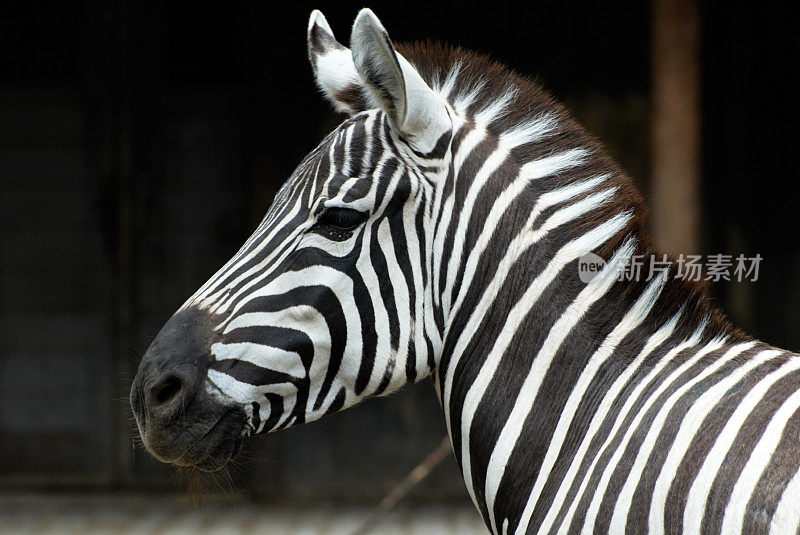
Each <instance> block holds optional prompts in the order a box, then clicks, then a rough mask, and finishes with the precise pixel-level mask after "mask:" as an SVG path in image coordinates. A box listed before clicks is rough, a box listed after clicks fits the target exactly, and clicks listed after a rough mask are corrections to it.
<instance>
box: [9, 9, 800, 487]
mask: <svg viewBox="0 0 800 535" xmlns="http://www.w3.org/2000/svg"><path fill="white" fill-rule="evenodd" d="M201 4H203V3H201V2H191V3H189V2H187V3H158V2H152V1H147V0H145V1H142V2H133V1H129V2H126V1H121V0H102V1H101V0H87V1H84V2H59V3H55V2H53V3H46V4H45V3H37V2H6V3H4V4H3V7H0V51H2V52H0V57H2V60H0V181H2V182H1V183H0V245H1V248H0V292H1V293H0V488H4V489H6V490H9V491H11V492H15V491H18V490H20V489H31V488H47V489H65V488H69V489H74V488H89V489H106V490H108V489H126V488H150V489H174V488H178V489H182V488H185V486H186V485H185V483H184V482H183V481H182V480H181V479H180V478H178V477H175V476H174V475H173V470H172V469H171V468H169V467H167V466H165V465H160V464H158V463H156V462H155V461H153V460H151V459H150V458H149V457H148V455H147V454H146V453H145V452H144V451H143V449H142V448H141V447H138V448H136V449H134V448H132V444H133V434H132V433H131V421H130V416H129V412H128V409H127V402H126V398H127V387H128V384H129V381H130V379H131V378H132V376H133V373H134V371H135V366H136V364H137V363H138V359H139V356H140V355H141V354H142V353H143V351H144V349H145V348H146V347H147V345H148V343H149V340H150V339H151V338H152V336H153V335H154V334H155V333H156V332H157V331H158V329H159V328H160V326H161V325H162V324H163V323H164V321H166V319H167V318H168V317H169V316H170V315H171V314H172V312H173V311H174V310H175V309H176V308H177V307H178V306H180V304H181V303H183V301H184V300H185V299H186V298H187V297H188V296H189V295H190V294H192V293H193V292H194V291H195V290H196V288H197V287H198V286H199V285H200V284H202V283H203V282H204V281H205V280H206V279H207V277H209V276H210V275H211V274H212V273H213V272H214V271H216V269H217V268H218V267H219V266H220V265H221V264H222V263H223V262H224V261H225V260H227V259H228V257H229V256H230V255H232V254H233V253H234V252H235V251H236V250H237V249H238V247H239V246H240V245H241V243H242V242H243V241H244V239H245V238H246V237H247V236H248V234H249V232H250V231H251V230H252V229H253V228H254V227H255V226H256V224H257V223H258V221H259V220H260V218H261V217H262V215H263V214H264V212H265V211H266V208H267V206H268V205H269V203H270V200H271V198H272V195H273V194H274V193H275V191H276V190H277V188H278V187H279V186H280V184H281V183H282V182H283V180H284V179H285V178H286V177H287V176H288V175H289V174H290V173H291V171H292V169H293V168H294V166H295V165H296V164H297V163H298V162H299V161H300V159H301V158H302V157H303V155H305V154H306V153H307V152H309V151H310V150H311V149H312V148H313V147H314V146H315V145H316V143H317V142H318V141H319V140H320V139H321V138H322V137H323V136H324V134H325V133H327V132H328V131H329V130H330V129H331V128H332V127H333V126H335V124H336V123H337V122H338V121H339V120H340V118H337V117H335V116H333V115H332V114H331V113H330V110H329V107H328V106H327V104H326V103H325V102H324V101H323V100H322V98H321V96H320V95H319V94H318V92H317V90H316V88H315V86H314V84H313V80H312V76H311V70H310V67H309V65H308V62H307V59H306V49H305V30H306V24H307V20H308V15H309V13H310V11H311V9H312V8H320V9H322V10H323V12H324V13H325V14H326V16H327V17H328V20H329V21H330V23H331V26H332V27H333V29H334V32H335V33H336V34H337V37H338V38H339V40H340V41H342V42H344V43H347V41H348V40H349V28H350V25H351V23H352V21H353V19H354V17H355V14H356V13H357V11H358V9H359V8H360V7H362V3H361V2H359V3H350V2H337V3H335V4H331V5H330V6H326V5H324V4H319V3H316V4H310V3H307V2H304V1H303V2H290V3H289V6H288V7H285V6H284V7H278V6H276V5H270V4H269V3H267V2H238V1H234V2H222V3H214V4H213V5H210V6H207V7H203V5H201ZM723 5H724V7H722V6H723ZM729 6H730V4H722V3H713V4H712V3H708V4H702V5H701V6H700V10H699V19H700V44H701V47H700V49H701V55H700V58H701V65H700V75H701V86H702V95H703V97H702V106H701V109H702V111H701V113H702V143H703V147H702V175H701V189H702V199H703V201H702V209H701V214H700V217H701V220H702V223H703V225H702V233H701V236H700V238H701V243H702V247H703V250H704V251H705V252H707V253H729V254H739V253H744V254H746V255H754V254H755V253H759V254H761V255H762V257H763V258H764V261H763V263H762V266H761V273H760V279H759V281H758V282H755V283H747V284H742V283H729V284H719V285H716V286H715V287H714V288H713V289H712V291H713V295H714V297H715V299H716V300H717V301H718V302H719V303H720V304H721V305H722V306H724V307H725V308H726V309H727V310H728V311H729V312H730V313H731V316H732V317H733V319H734V321H736V322H737V323H738V324H739V325H740V326H742V327H743V328H745V329H746V330H748V331H749V332H751V333H752V334H754V335H756V336H758V337H759V338H762V339H765V340H768V341H770V342H772V343H775V344H776V345H779V346H783V347H786V348H790V349H797V348H800V332H798V329H797V326H798V325H800V281H799V279H800V277H799V275H800V241H799V240H798V238H797V229H798V224H797V223H796V221H797V218H796V211H797V208H796V207H797V206H798V200H800V199H799V198H798V197H799V196H798V193H797V191H798V188H797V182H798V180H799V179H800V173H798V171H797V156H798V142H799V141H800V139H799V136H798V130H797V126H796V121H797V119H798V113H797V106H798V103H797V100H798V98H797V97H798V90H797V84H796V82H795V81H794V77H795V76H796V75H797V65H798V59H800V58H799V57H798V52H797V46H796V42H797V38H796V33H795V28H796V27H797V25H798V22H800V20H798V19H799V17H798V13H797V8H796V7H792V8H791V11H789V9H790V8H786V9H787V11H784V10H783V8H776V7H774V6H771V5H767V4H766V3H759V4H758V5H750V6H748V7H746V8H745V7H729ZM370 7H372V8H373V10H374V11H376V13H377V14H378V16H379V17H381V19H382V21H383V22H384V24H385V25H386V27H387V28H388V30H389V32H390V34H391V35H392V37H393V39H394V40H396V41H405V40H418V39H427V38H433V39H439V40H443V41H448V42H451V43H455V44H461V45H463V46H465V47H468V48H473V49H476V50H480V51H484V52H489V53H491V55H493V56H494V57H495V58H497V59H499V60H501V61H503V62H506V63H507V64H509V65H510V66H512V67H514V68H515V69H517V70H518V71H520V72H523V73H527V74H531V75H535V76H536V77H537V78H538V79H539V80H540V81H541V82H542V83H543V84H544V85H545V86H546V87H548V88H549V89H551V90H552V91H553V92H554V94H555V95H556V96H557V97H558V98H559V99H560V100H562V101H564V102H566V103H567V104H568V106H569V107H570V108H571V109H572V110H573V112H574V114H575V115H576V117H577V118H578V119H579V120H580V121H581V122H582V123H584V124H585V125H586V126H587V128H588V129H589V130H590V131H591V132H592V133H594V134H595V135H597V136H598V137H599V138H600V139H601V140H602V141H604V142H605V143H606V144H607V146H608V148H609V150H610V151H611V153H612V154H613V155H614V156H615V157H616V158H617V159H618V160H619V161H620V162H621V163H622V164H623V166H624V167H625V168H626V169H627V170H628V171H629V172H630V173H631V174H632V175H633V176H634V177H635V179H636V180H637V183H638V184H639V186H640V187H641V189H642V190H643V192H644V193H645V194H646V195H647V194H648V192H649V189H648V183H649V176H650V172H651V169H650V166H649V162H650V143H649V139H650V129H651V124H650V122H651V111H652V103H651V96H650V95H651V90H652V88H651V87H650V84H651V66H650V62H651V15H652V12H651V6H650V4H649V3H647V2H643V1H641V2H616V3H608V2H604V3H589V2H586V3H583V2H572V3H567V2H551V1H547V2H545V1H537V2H525V3H521V2H520V3H506V2H497V1H495V2H491V3H488V4H481V5H474V6H468V5H466V4H464V3H462V2H440V3H437V4H428V3H410V2H404V3H399V2H394V3H391V4H385V5H384V4H383V3H378V2H374V3H373V4H372V5H371V6H370ZM654 202H657V199H656V200H654ZM675 217H681V214H676V215H675ZM443 435H444V425H443V418H442V416H441V414H440V410H439V407H438V402H437V401H436V399H435V396H434V394H433V389H432V386H431V384H430V381H425V382H423V383H422V384H420V385H417V386H415V387H413V388H410V389H407V390H406V391H404V392H402V393H400V394H397V395H395V396H392V397H390V398H388V399H380V400H373V401H370V402H369V403H366V404H364V405H362V406H359V407H356V408H353V409H351V410H349V411H346V412H344V413H341V414H339V415H335V416H331V417H328V418H326V419H325V420H323V421H322V422H318V423H313V424H309V425H307V426H303V427H300V428H296V429H291V430H287V431H282V432H280V433H277V434H274V435H270V436H267V437H259V438H258V439H254V440H252V441H251V442H250V443H249V444H248V447H247V448H246V451H245V452H244V454H243V456H242V457H243V459H244V460H243V461H242V462H241V464H240V465H239V466H238V467H236V468H234V469H233V477H234V486H235V487H236V488H244V489H247V491H248V492H249V493H251V494H252V495H253V496H258V497H264V498H267V499H273V500H301V501H302V500H316V499H319V498H326V499H340V500H352V501H368V502H374V501H376V500H377V499H378V497H379V496H380V495H381V494H382V493H383V492H385V491H386V490H387V489H388V488H390V487H391V485H392V484H393V483H394V482H396V481H397V479H399V478H400V477H402V476H403V475H404V474H405V473H406V472H407V471H408V470H410V469H411V468H412V467H413V466H414V465H415V464H416V463H417V462H418V461H419V460H420V459H421V458H422V457H423V456H424V455H425V454H426V453H427V452H428V451H430V450H431V449H432V448H433V447H435V445H436V444H437V443H438V442H439V440H440V439H441V437H442V436H443ZM465 496H466V494H465V492H464V490H463V483H462V482H461V478H460V476H459V475H458V472H457V468H456V466H455V462H454V461H453V460H452V459H448V461H447V463H445V465H444V466H443V467H442V468H440V469H439V470H438V471H437V472H436V473H435V474H434V475H433V476H432V477H431V478H430V479H429V480H427V481H426V482H425V483H424V484H423V485H422V486H421V487H420V488H418V489H417V491H416V492H415V497H416V498H417V499H425V500H463V499H465Z"/></svg>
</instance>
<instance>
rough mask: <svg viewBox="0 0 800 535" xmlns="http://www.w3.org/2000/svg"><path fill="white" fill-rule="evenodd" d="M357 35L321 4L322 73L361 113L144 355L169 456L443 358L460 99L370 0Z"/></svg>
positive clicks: (150, 407)
mask: <svg viewBox="0 0 800 535" xmlns="http://www.w3.org/2000/svg"><path fill="white" fill-rule="evenodd" d="M351 46H352V50H351V49H348V48H346V47H344V46H343V45H341V44H340V43H339V42H337V40H336V39H335V38H334V36H333V32H332V31H331V29H330V27H329V25H328V23H327V22H326V20H325V18H324V17H323V16H322V14H321V13H319V12H318V11H315V12H313V13H312V15H311V19H310V21H309V28H308V53H309V58H310V60H311V65H312V67H313V70H314V74H315V77H316V81H317V84H318V86H319V87H320V89H321V90H322V92H323V93H324V94H325V96H326V97H327V98H328V99H329V100H330V101H331V102H332V103H333V104H334V106H335V107H336V108H337V109H338V110H339V111H343V112H346V113H347V114H349V115H350V117H349V118H348V119H347V120H346V121H345V122H343V123H342V124H341V125H340V126H339V127H338V128H336V129H335V130H334V131H333V132H332V133H331V134H330V135H328V136H327V137H326V138H325V139H324V140H323V141H322V143H320V145H319V146H318V147H317V148H316V149H314V151H312V152H311V153H310V154H309V155H308V156H307V157H306V158H305V159H304V160H303V162H302V163H301V164H300V165H299V166H298V168H297V169H296V171H295V172H294V173H293V174H292V176H291V177H290V178H289V180H288V181H287V182H286V183H285V184H284V185H283V187H282V188H281V189H280V191H279V192H278V194H277V196H276V198H275V201H274V203H273V205H272V206H271V207H270V209H269V211H268V212H267V214H266V216H265V218H264V220H263V221H262V223H261V224H260V225H259V227H258V228H257V229H256V231H255V232H254V233H253V235H252V236H251V237H250V238H249V239H248V240H247V241H246V242H245V244H244V245H243V246H242V248H241V249H240V250H239V252H238V253H236V255H234V257H233V258H232V259H231V260H229V261H228V263H227V264H226V265H225V266H223V267H222V268H221V269H220V270H219V271H218V272H217V273H216V274H215V275H214V276H213V277H211V279H210V280H209V281H208V282H206V284H205V285H203V286H202V287H201V288H200V289H199V290H198V291H197V292H196V293H195V295H194V296H192V297H191V298H190V299H189V300H188V301H187V302H186V303H185V304H184V305H183V306H182V307H181V309H180V310H178V312H177V313H176V314H175V315H174V316H173V317H172V318H171V319H170V320H169V321H168V322H167V324H166V325H165V326H164V327H163V329H162V330H161V332H160V333H159V334H158V336H157V337H156V339H155V340H154V341H153V343H152V344H151V345H150V347H149V348H148V350H147V352H146V354H145V356H144V358H143V359H142V361H141V364H140V365H139V369H138V372H137V375H136V378H135V380H134V383H133V386H132V388H131V406H132V408H133V412H134V414H135V417H136V421H137V424H138V427H139V432H140V434H141V436H142V439H143V442H144V444H145V446H146V447H147V449H148V450H149V451H150V452H151V453H152V454H153V455H154V456H156V457H157V458H158V459H160V460H162V461H165V462H172V463H175V464H179V465H196V466H199V467H200V468H204V469H215V468H218V467H220V466H221V465H222V464H224V463H225V461H227V460H228V459H229V458H230V457H231V456H232V455H233V454H234V453H235V450H236V449H237V448H238V444H239V442H240V440H241V438H243V437H245V436H248V435H250V434H255V433H261V432H269V431H273V430H276V429H280V428H285V427H289V426H292V425H296V424H300V423H303V422H308V421H312V420H316V419H318V418H320V417H321V416H323V415H325V414H327V413H330V412H334V411H338V410H340V409H343V408H346V407H348V406H351V405H353V404H355V403H357V402H358V401H360V400H361V399H364V398H366V397H369V396H375V395H381V394H388V393H390V392H392V391H394V390H396V389H398V388H399V387H401V386H402V385H404V384H407V383H409V382H413V381H416V380H419V379H421V378H423V377H425V376H427V375H428V374H429V373H430V372H431V370H432V369H433V367H434V362H435V355H436V352H437V351H438V350H439V348H440V346H441V333H440V330H441V329H440V328H439V327H437V325H439V326H440V325H441V321H440V320H438V319H437V318H436V317H435V316H436V315H435V313H434V311H433V310H432V294H431V292H430V290H429V288H430V284H429V281H430V280H431V279H432V276H431V266H432V258H431V257H432V255H431V253H430V251H431V249H432V242H433V234H432V231H431V228H432V226H433V225H432V224H431V218H432V209H431V206H432V204H433V203H434V201H435V196H436V184H437V182H438V181H439V178H440V176H441V175H442V174H443V173H445V172H446V171H447V163H446V161H445V160H446V158H445V157H446V155H447V154H448V150H449V145H450V143H449V142H450V138H451V135H452V131H453V127H452V110H451V108H450V107H449V105H448V104H447V103H446V101H445V100H444V99H443V98H442V97H441V96H440V94H439V93H437V92H435V91H434V90H432V89H431V87H429V86H428V85H427V84H426V83H425V81H424V80H423V78H422V77H421V75H420V73H418V72H417V70H416V69H415V67H413V66H412V65H411V64H410V63H409V62H408V61H407V60H406V59H405V58H404V57H403V56H402V55H400V54H399V53H398V52H397V51H396V49H395V47H394V45H393V44H392V41H391V40H390V39H389V37H388V35H387V33H386V31H385V29H384V28H383V26H382V25H381V23H380V21H379V20H378V19H377V18H376V17H375V15H374V14H373V13H372V12H371V11H369V10H367V9H365V10H362V11H361V12H360V13H359V15H358V17H357V19H356V21H355V24H354V26H353V30H352V35H351Z"/></svg>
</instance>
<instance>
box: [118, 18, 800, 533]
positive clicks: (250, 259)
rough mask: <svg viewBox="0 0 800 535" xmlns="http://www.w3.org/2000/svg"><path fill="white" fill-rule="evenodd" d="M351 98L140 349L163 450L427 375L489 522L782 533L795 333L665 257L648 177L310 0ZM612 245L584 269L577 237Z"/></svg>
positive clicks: (150, 444)
mask: <svg viewBox="0 0 800 535" xmlns="http://www.w3.org/2000/svg"><path fill="white" fill-rule="evenodd" d="M307 43H308V56H309V60H310V62H311V66H312V70H313V72H314V76H315V80H316V84H317V85H318V87H319V89H320V91H321V92H322V94H323V95H324V96H325V97H326V98H327V99H328V100H329V101H330V102H331V103H332V104H333V106H334V107H335V109H336V110H337V111H340V112H343V113H345V114H346V115H347V116H348V118H347V119H346V120H344V122H342V123H341V124H340V125H339V126H338V127H337V128H336V129H335V130H334V131H333V132H331V133H330V134H329V135H328V136H327V137H325V139H324V140H323V141H322V142H321V143H320V144H319V146H317V147H316V148H315V149H314V150H313V151H312V152H311V153H310V154H308V156H307V157H306V158H305V159H304V160H303V161H302V162H301V163H300V165H299V166H298V167H297V169H296V170H295V172H294V173H293V174H292V175H291V177H290V178H289V179H288V180H287V182H286V183H285V184H284V185H283V187H282V188H281V189H280V190H279V192H278V193H277V195H276V197H275V200H274V202H273V204H272V206H271V207H270V208H269V210H268V212H267V214H266V216H265V218H264V219H263V221H262V222H261V223H260V225H259V226H258V228H257V229H256V230H255V232H254V233H253V234H252V236H251V237H250V238H249V239H248V240H247V241H246V242H245V243H244V245H243V246H242V247H241V249H240V250H239V251H238V252H237V253H236V254H235V255H234V256H233V257H232V258H231V259H230V260H229V261H228V262H227V263H226V264H225V265H224V266H223V267H222V268H221V269H220V270H219V271H218V272H217V273H216V274H215V275H213V276H212V277H211V278H210V279H209V280H208V282H206V283H205V284H204V285H203V286H202V287H201V288H200V289H199V290H198V291H197V292H196V293H195V294H194V295H193V296H191V297H190V298H189V299H188V300H187V301H186V303H185V304H184V305H183V306H182V307H181V308H180V309H179V310H178V311H177V312H176V313H175V315H174V316H173V317H172V318H170V319H169V321H168V322H167V323H166V325H165V326H164V327H163V329H162V330H161V331H160V333H159V334H158V336H157V337H156V338H155V339H154V341H153V342H152V344H151V345H150V347H149V348H148V349H147V351H146V353H145V355H144V357H143V358H142V361H141V363H140V365H139V368H138V371H137V374H136V378H135V380H134V382H133V385H132V388H131V396H130V402H131V406H132V409H133V413H134V415H135V417H136V422H137V425H138V429H139V432H140V434H141V437H142V441H143V443H144V445H145V446H146V448H147V449H148V450H149V451H150V453H151V454H152V455H153V456H155V457H156V458H157V459H159V460H161V461H164V462H169V463H174V464H176V465H189V466H196V467H199V468H200V469H203V470H209V471H212V470H216V469H219V468H220V467H222V466H223V465H225V463H226V462H227V461H228V460H229V459H230V458H231V457H233V456H234V455H235V454H236V452H237V451H238V449H239V446H240V444H241V441H242V440H243V439H245V438H246V437H248V436H251V435H254V434H257V433H266V432H272V431H276V430H279V429H284V428H288V427H291V426H295V425H298V424H302V423H304V422H310V421H313V420H316V419H318V418H321V417H322V416H324V415H326V414H328V413H332V412H336V411H339V410H342V409H345V408H347V407H350V406H352V405H354V404H356V403H359V402H360V401H362V400H364V399H366V398H369V397H373V396H381V395H387V394H390V393H392V392H395V391H397V390H398V389H400V388H401V387H402V386H404V385H406V384H409V383H413V382H416V381H420V380H422V379H423V378H425V377H427V376H430V375H432V376H433V382H434V386H435V390H436V393H437V396H438V398H439V400H440V402H441V405H442V409H443V412H444V417H445V424H446V427H447V430H448V433H449V436H450V439H451V443H452V446H453V451H454V454H455V458H456V460H457V462H458V464H459V466H460V469H461V472H462V474H463V478H464V482H465V485H466V489H467V491H468V493H469V495H470V497H471V499H472V501H473V502H474V505H475V507H476V508H477V510H478V511H479V513H480V514H481V515H482V517H483V520H484V521H485V523H486V526H487V528H488V529H489V530H490V531H491V532H492V533H502V534H508V533H517V534H521V533H577V532H596V533H643V532H650V533H678V532H683V533H767V532H769V533H778V534H781V533H795V532H797V530H798V525H800V473H799V472H798V466H800V411H798V408H800V358H798V356H797V355H795V354H792V353H790V352H787V351H783V350H780V349H777V348H774V347H771V346H769V345H767V344H765V343H762V342H759V341H756V340H754V339H752V338H751V337H749V336H747V335H746V334H744V333H743V332H741V331H739V330H738V329H736V328H735V327H733V326H732V325H731V324H730V323H729V322H728V320H727V319H726V318H725V316H724V315H723V314H722V313H721V312H720V311H719V310H717V309H716V308H715V307H713V306H712V305H711V303H710V301H709V298H708V297H707V293H706V289H705V288H704V287H703V286H701V285H699V284H697V283H694V282H691V281H687V280H685V279H682V278H681V277H679V276H677V275H678V273H677V271H676V270H677V269H678V267H676V265H675V263H671V264H669V267H668V269H666V270H661V271H657V272H655V273H654V275H653V276H652V277H641V278H638V279H636V278H632V279H628V278H625V277H622V276H621V274H623V273H624V271H625V270H626V269H627V266H629V265H630V263H631V259H632V258H634V257H636V256H637V255H640V256H643V257H644V258H646V259H647V258H649V260H646V262H645V265H644V270H645V271H646V270H648V269H651V268H653V267H654V262H655V261H654V260H653V256H652V255H653V254H654V248H653V245H652V242H651V239H650V238H649V237H648V235H647V233H646V231H645V227H644V223H645V217H646V214H645V206H644V202H643V200H642V198H641V196H640V195H639V193H638V192H637V190H636V188H635V187H634V186H633V184H632V181H631V180H630V178H629V177H627V176H626V175H625V173H624V172H623V171H622V170H621V169H620V167H619V166H618V165H617V164H616V163H615V162H614V161H613V160H612V159H611V158H610V157H609V155H608V154H607V153H606V151H605V150H604V149H603V148H602V146H601V145H600V144H599V142H598V141H596V140H595V139H594V138H592V137H591V136H590V135H589V134H588V133H586V131H585V130H584V129H583V128H582V127H580V126H579V125H578V124H577V123H576V122H575V121H574V120H573V119H571V118H570V116H569V114H568V112H567V111H566V110H565V109H564V108H563V107H562V106H561V105H560V104H558V103H557V102H556V101H555V100H554V99H553V98H552V97H551V96H550V95H549V94H548V93H547V92H546V91H545V90H544V89H542V88H541V87H540V86H539V85H538V84H536V83H534V82H533V81H531V80H530V79H528V78H526V77H524V76H521V75H518V74H516V73H514V72H513V71H511V70H510V69H509V68H507V67H506V66H504V65H502V64H500V63H498V62H495V61H493V60H491V59H489V58H488V57H487V56H484V55H480V54H477V53H474V52H470V51H467V50H464V49H462V48H458V47H452V46H447V45H444V44H436V43H426V44H410V45H397V46H396V45H395V44H394V43H393V42H392V40H391V39H390V38H389V36H388V33H387V32H386V30H385V28H384V26H383V24H382V23H381V22H380V20H379V19H378V18H377V17H376V16H375V14H374V13H373V12H372V11H370V10H369V9H363V10H361V11H360V12H359V13H358V16H357V18H356V20H355V22H354V25H353V27H352V33H351V38H350V48H347V47H345V46H344V45H342V44H341V43H339V42H338V41H337V40H336V38H335V37H334V34H333V31H332V30H331V28H330V26H329V24H328V23H327V21H326V19H325V17H324V16H323V15H322V14H321V13H320V12H319V11H314V12H313V13H312V14H311V17H310V20H309V25H308V32H307ZM588 253H591V254H592V255H596V257H594V258H599V259H601V260H602V262H601V263H600V266H601V267H600V269H599V270H598V272H597V273H595V274H594V276H593V277H590V278H588V280H585V279H584V278H582V277H581V276H580V273H579V269H578V268H579V263H580V261H581V258H582V257H583V256H584V255H586V254H588Z"/></svg>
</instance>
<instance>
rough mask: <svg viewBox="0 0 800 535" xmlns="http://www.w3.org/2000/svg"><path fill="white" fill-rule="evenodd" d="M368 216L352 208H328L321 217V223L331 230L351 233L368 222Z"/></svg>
mask: <svg viewBox="0 0 800 535" xmlns="http://www.w3.org/2000/svg"><path fill="white" fill-rule="evenodd" d="M367 217H368V214H367V213H365V212H359V211H358V210H352V209H350V208H328V209H327V210H325V212H324V213H323V214H322V215H321V216H320V218H319V223H320V224H321V225H324V226H326V227H328V228H329V229H331V230H335V231H338V232H350V231H352V230H355V228H356V227H358V226H359V225H360V224H361V223H363V222H364V221H366V220H367Z"/></svg>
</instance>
